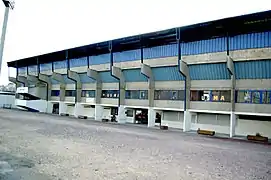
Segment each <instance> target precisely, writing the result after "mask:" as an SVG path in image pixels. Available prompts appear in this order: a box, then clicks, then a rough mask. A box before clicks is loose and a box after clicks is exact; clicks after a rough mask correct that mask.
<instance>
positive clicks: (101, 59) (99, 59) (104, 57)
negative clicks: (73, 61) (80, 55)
mask: <svg viewBox="0 0 271 180" xmlns="http://www.w3.org/2000/svg"><path fill="white" fill-rule="evenodd" d="M109 62H110V56H109V54H101V55H98V56H90V57H89V64H90V65H96V64H106V63H109Z"/></svg>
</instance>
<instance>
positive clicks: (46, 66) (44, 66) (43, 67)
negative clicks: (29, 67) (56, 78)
mask: <svg viewBox="0 0 271 180" xmlns="http://www.w3.org/2000/svg"><path fill="white" fill-rule="evenodd" d="M51 70H52V64H51V63H46V64H40V71H51Z"/></svg>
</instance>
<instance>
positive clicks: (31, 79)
mask: <svg viewBox="0 0 271 180" xmlns="http://www.w3.org/2000/svg"><path fill="white" fill-rule="evenodd" d="M26 78H27V81H29V82H33V83H34V84H39V83H41V81H40V80H39V78H38V77H37V76H34V75H27V77H26Z"/></svg>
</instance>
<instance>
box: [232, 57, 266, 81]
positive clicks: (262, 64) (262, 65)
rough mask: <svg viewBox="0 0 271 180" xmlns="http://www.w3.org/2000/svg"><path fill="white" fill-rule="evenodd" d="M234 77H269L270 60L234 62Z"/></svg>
mask: <svg viewBox="0 0 271 180" xmlns="http://www.w3.org/2000/svg"><path fill="white" fill-rule="evenodd" d="M234 69H235V74H236V79H270V78H271V60H259V61H241V62H234Z"/></svg>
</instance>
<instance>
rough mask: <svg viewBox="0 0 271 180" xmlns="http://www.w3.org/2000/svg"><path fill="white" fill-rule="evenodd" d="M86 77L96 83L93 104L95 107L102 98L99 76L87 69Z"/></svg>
mask: <svg viewBox="0 0 271 180" xmlns="http://www.w3.org/2000/svg"><path fill="white" fill-rule="evenodd" d="M87 76H88V77H89V78H91V79H93V80H95V81H96V89H95V103H96V105H97V104H100V103H101V97H102V81H101V78H100V76H99V73H98V72H97V71H95V70H93V69H90V68H88V69H87Z"/></svg>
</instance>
